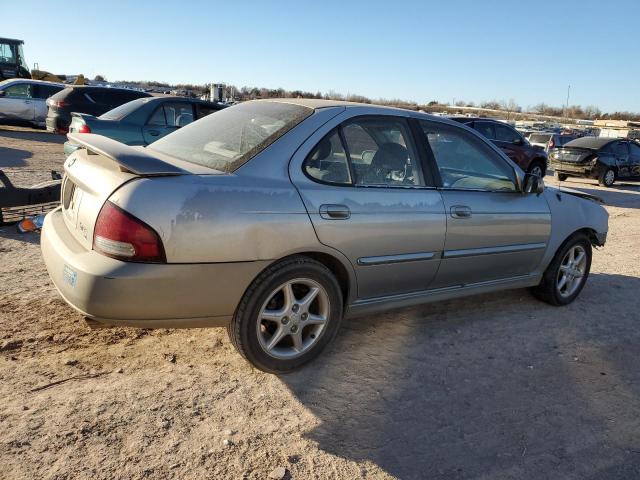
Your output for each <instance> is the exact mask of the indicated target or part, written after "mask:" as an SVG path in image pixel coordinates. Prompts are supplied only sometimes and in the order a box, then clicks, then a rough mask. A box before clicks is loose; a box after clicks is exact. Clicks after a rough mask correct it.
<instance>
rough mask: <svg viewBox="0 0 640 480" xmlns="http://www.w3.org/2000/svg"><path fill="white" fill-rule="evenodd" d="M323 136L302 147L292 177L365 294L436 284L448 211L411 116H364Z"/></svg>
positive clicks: (322, 236)
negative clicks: (421, 151) (421, 150)
mask: <svg viewBox="0 0 640 480" xmlns="http://www.w3.org/2000/svg"><path fill="white" fill-rule="evenodd" d="M324 128H325V129H328V128H330V127H329V126H327V127H324ZM320 135H321V133H320V132H318V133H316V134H315V135H314V136H312V137H311V138H310V139H309V140H308V141H307V142H306V143H305V144H303V146H302V147H301V148H300V149H299V150H298V153H297V154H296V156H294V160H293V161H292V162H291V167H290V175H291V178H292V180H293V182H294V184H295V186H296V187H297V188H298V191H299V192H300V195H301V197H302V199H303V201H304V204H305V206H306V208H307V211H308V213H309V216H310V218H311V221H312V223H313V226H314V228H315V230H316V233H317V235H318V239H319V240H320V242H321V243H323V244H325V245H327V246H328V247H331V248H333V249H335V250H337V251H339V252H341V253H342V254H343V255H345V256H346V257H347V258H348V259H349V261H350V262H351V264H352V265H353V268H354V271H355V272H356V277H357V283H358V297H359V298H375V297H383V296H386V295H392V294H399V293H407V292H414V291H422V290H426V289H428V288H429V286H430V284H431V282H432V280H433V278H434V277H435V274H436V272H437V269H438V265H439V262H440V260H439V253H440V251H441V250H442V247H443V244H444V235H445V227H446V225H445V218H444V208H443V204H442V198H441V196H440V194H439V193H438V191H437V189H435V188H434V186H433V182H432V179H431V175H430V174H429V172H425V171H423V169H422V168H421V165H420V162H419V160H418V158H419V153H418V152H419V150H418V148H419V147H418V146H417V145H416V144H415V143H414V141H413V137H412V133H411V128H410V124H409V122H408V121H407V119H406V118H404V117H401V116H361V117H356V118H354V119H349V120H346V121H345V122H343V123H342V124H340V125H339V126H337V127H335V128H333V130H331V131H329V132H328V133H327V132H326V130H324V131H323V133H322V135H324V136H323V137H321V136H320Z"/></svg>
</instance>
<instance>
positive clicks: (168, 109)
mask: <svg viewBox="0 0 640 480" xmlns="http://www.w3.org/2000/svg"><path fill="white" fill-rule="evenodd" d="M191 122H193V106H192V105H191V104H190V103H185V102H173V103H164V104H162V105H160V106H159V107H158V108H157V109H156V111H155V112H153V115H151V118H149V121H148V122H147V124H148V125H157V126H163V127H184V126H185V125H188V124H190V123H191Z"/></svg>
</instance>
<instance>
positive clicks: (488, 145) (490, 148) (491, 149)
mask: <svg viewBox="0 0 640 480" xmlns="http://www.w3.org/2000/svg"><path fill="white" fill-rule="evenodd" d="M416 120H417V122H418V127H419V128H420V133H421V135H422V136H423V137H424V142H425V144H426V146H427V151H428V152H429V157H430V158H431V159H432V161H433V162H434V164H435V170H434V172H435V173H436V174H437V180H438V183H437V186H436V188H437V189H438V190H443V191H457V192H484V193H517V194H522V185H521V182H520V177H519V176H518V172H517V170H516V169H515V167H514V166H513V165H512V164H511V163H510V162H507V161H506V160H505V159H504V158H503V157H502V155H501V154H500V153H498V152H497V151H496V150H495V149H496V147H495V146H494V145H493V143H492V142H493V141H492V140H489V139H487V138H485V137H484V136H483V135H482V134H481V133H480V132H477V131H476V130H475V129H471V128H470V127H467V128H470V129H471V130H472V132H473V133H472V132H468V131H466V130H465V129H464V128H460V127H459V126H457V125H451V124H449V123H445V122H438V121H436V120H432V119H423V118H420V119H416ZM420 122H425V123H428V124H432V125H436V126H438V127H444V129H445V130H446V129H447V128H450V129H452V130H458V131H459V132H460V134H461V135H463V136H464V135H468V136H470V137H471V138H475V140H477V141H479V142H480V143H481V144H482V146H483V149H484V150H485V151H486V152H487V153H488V154H490V155H493V156H494V157H495V158H496V159H498V160H499V161H500V162H502V163H503V164H504V165H506V166H507V167H508V168H509V170H510V171H511V172H512V174H513V178H512V181H513V184H514V186H515V187H516V189H515V190H512V191H508V190H487V189H483V188H454V187H445V186H444V185H443V183H442V176H441V175H440V167H439V166H438V162H437V160H436V158H435V155H434V153H433V150H432V149H431V145H429V140H428V139H427V135H426V134H425V133H424V130H423V128H422V126H420ZM474 136H475V137H474Z"/></svg>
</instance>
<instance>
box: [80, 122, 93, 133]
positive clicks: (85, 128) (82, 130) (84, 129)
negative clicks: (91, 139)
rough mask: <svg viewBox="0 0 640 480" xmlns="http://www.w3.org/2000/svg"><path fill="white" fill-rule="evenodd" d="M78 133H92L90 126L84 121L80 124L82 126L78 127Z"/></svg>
mask: <svg viewBox="0 0 640 480" xmlns="http://www.w3.org/2000/svg"><path fill="white" fill-rule="evenodd" d="M78 133H91V129H90V128H89V125H87V124H86V123H84V124H82V125H80V128H78Z"/></svg>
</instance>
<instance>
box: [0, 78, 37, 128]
mask: <svg viewBox="0 0 640 480" xmlns="http://www.w3.org/2000/svg"><path fill="white" fill-rule="evenodd" d="M31 89H32V86H31V84H29V83H16V84H14V85H9V86H8V87H6V88H5V89H4V96H2V97H0V118H3V119H6V120H14V121H15V120H19V121H24V122H33V119H34V103H33V96H32V91H31Z"/></svg>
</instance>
